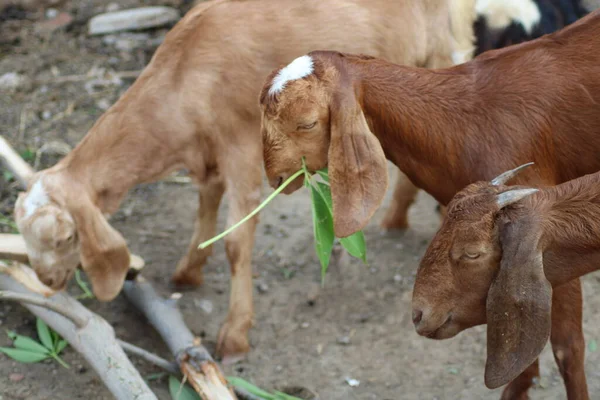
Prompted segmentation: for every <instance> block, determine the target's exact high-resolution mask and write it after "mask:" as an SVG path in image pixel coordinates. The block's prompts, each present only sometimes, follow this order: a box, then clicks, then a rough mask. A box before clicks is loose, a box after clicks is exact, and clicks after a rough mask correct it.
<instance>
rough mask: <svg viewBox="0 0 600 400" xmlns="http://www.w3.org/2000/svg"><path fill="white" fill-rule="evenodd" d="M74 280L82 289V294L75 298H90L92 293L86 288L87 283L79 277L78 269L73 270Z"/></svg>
mask: <svg viewBox="0 0 600 400" xmlns="http://www.w3.org/2000/svg"><path fill="white" fill-rule="evenodd" d="M75 281H77V285H78V286H79V288H80V289H81V290H83V294H81V295H79V296H77V297H76V299H92V298H94V294H93V293H92V292H91V291H90V289H89V288H88V285H87V283H85V282H84V281H83V280H82V279H81V273H80V272H79V270H78V269H77V270H75Z"/></svg>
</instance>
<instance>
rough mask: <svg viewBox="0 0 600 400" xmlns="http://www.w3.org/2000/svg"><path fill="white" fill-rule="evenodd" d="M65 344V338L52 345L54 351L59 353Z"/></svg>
mask: <svg viewBox="0 0 600 400" xmlns="http://www.w3.org/2000/svg"><path fill="white" fill-rule="evenodd" d="M67 344H68V342H67V341H66V340H64V339H62V340H59V341H58V343H56V347H54V353H56V354H60V352H61V351H63V350H64V349H65V347H67Z"/></svg>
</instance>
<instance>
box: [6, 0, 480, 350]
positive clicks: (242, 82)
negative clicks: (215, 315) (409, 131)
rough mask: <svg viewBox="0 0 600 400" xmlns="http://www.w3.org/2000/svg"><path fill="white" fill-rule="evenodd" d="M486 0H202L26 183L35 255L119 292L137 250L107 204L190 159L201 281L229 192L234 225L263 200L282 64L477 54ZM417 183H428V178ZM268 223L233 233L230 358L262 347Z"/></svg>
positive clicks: (194, 266) (23, 204) (99, 292)
mask: <svg viewBox="0 0 600 400" xmlns="http://www.w3.org/2000/svg"><path fill="white" fill-rule="evenodd" d="M474 1H475V0H420V1H389V0H336V1H322V0H302V1H298V0H261V1H229V0H218V1H206V2H202V3H201V4H200V5H198V6H196V7H195V8H193V9H192V10H190V11H189V12H188V13H187V14H186V15H185V17H184V18H183V19H182V20H181V21H179V22H178V23H177V25H176V26H175V27H173V29H172V30H171V31H170V32H169V33H168V34H167V36H166V37H165V41H164V42H163V43H162V44H161V46H159V48H158V49H157V51H156V53H155V54H154V56H153V57H152V60H151V61H150V63H149V65H148V66H147V67H146V68H145V70H144V71H143V72H142V74H141V75H140V77H139V78H138V79H137V80H136V81H135V83H134V84H133V85H132V86H131V87H130V88H129V89H128V90H127V92H126V93H125V94H123V96H122V97H121V98H120V99H119V100H118V101H117V102H116V104H114V105H113V106H112V107H111V108H110V109H109V110H107V111H106V113H104V115H102V116H101V117H100V118H99V119H98V121H97V122H96V123H95V124H94V126H93V127H92V128H91V129H90V131H89V132H88V134H87V135H86V136H85V138H84V139H83V140H82V141H81V143H79V144H78V146H77V147H76V148H75V149H74V150H73V151H72V152H71V153H70V154H68V155H67V156H66V157H65V158H64V159H63V160H61V161H60V162H59V163H58V164H57V165H55V166H53V167H52V168H48V169H46V170H44V171H41V172H40V173H38V174H36V175H35V176H34V177H33V178H32V180H31V181H30V182H29V185H30V186H29V190H28V191H27V192H26V193H24V194H22V195H21V196H20V199H19V201H18V202H17V204H16V207H15V216H16V220H17V224H18V226H19V230H20V231H21V233H22V234H23V236H24V238H25V241H26V246H27V251H28V254H29V258H30V261H31V264H32V266H33V268H34V269H35V271H36V272H37V273H38V274H39V275H40V278H41V279H42V281H44V283H46V284H50V285H51V286H52V287H53V288H54V289H57V290H58V289H62V288H64V287H65V285H66V282H67V281H68V279H69V277H71V276H72V274H73V271H74V270H75V268H76V267H77V266H78V265H79V264H81V266H82V268H83V269H84V270H85V272H86V274H87V275H88V277H89V278H90V280H91V283H92V287H93V290H94V293H95V294H96V297H97V298H98V299H100V300H111V299H113V298H114V297H115V296H117V295H118V293H119V291H120V290H121V287H122V284H123V279H124V277H125V274H126V272H127V269H128V266H129V251H128V248H127V243H126V241H125V239H124V238H123V237H122V236H121V235H120V234H119V232H118V231H117V230H116V229H114V228H113V227H112V226H111V225H110V224H109V222H108V220H107V219H106V217H105V216H107V215H110V214H112V213H114V212H115V211H117V209H118V208H119V205H120V204H121V201H122V200H123V198H124V197H125V196H126V194H127V193H128V192H129V190H131V189H132V188H133V187H134V186H135V185H138V184H141V183H147V182H152V181H155V180H157V179H160V178H161V177H163V176H165V175H167V174H169V173H171V172H173V171H174V170H177V169H181V168H185V169H187V170H188V171H189V173H190V175H191V176H192V177H193V178H194V180H195V181H197V182H198V183H199V188H198V191H199V193H198V209H197V211H194V210H190V213H191V214H190V216H192V215H193V216H194V217H193V220H194V222H193V234H192V237H191V238H190V241H189V245H188V247H187V251H185V252H184V254H183V255H182V257H181V259H180V260H179V262H178V263H177V267H176V270H175V273H174V274H173V277H172V280H173V281H174V283H176V284H177V285H183V286H188V287H189V286H198V285H201V284H202V283H203V276H202V268H203V266H204V265H205V263H206V261H207V259H208V257H209V256H210V255H211V253H212V246H211V247H208V248H205V249H198V244H199V243H201V242H203V241H205V240H208V239H210V238H211V237H212V236H214V235H215V231H216V227H217V216H218V211H219V205H220V203H221V199H222V198H223V196H227V199H228V211H227V213H228V214H227V224H228V225H231V224H233V223H235V222H238V221H239V220H240V219H242V218H243V217H244V216H245V215H247V214H249V213H250V212H251V211H252V210H253V209H254V208H255V207H256V206H257V205H258V203H259V201H260V191H261V187H262V146H261V139H260V113H259V108H258V107H257V104H256V100H257V99H256V97H257V94H258V93H259V92H260V89H261V84H262V81H263V79H264V78H265V77H266V76H267V75H268V74H269V72H270V71H271V70H272V69H273V68H276V67H277V66H281V65H284V64H287V63H290V61H291V60H294V59H295V58H297V57H300V56H302V55H303V54H306V53H307V52H309V51H311V50H314V49H316V48H320V47H323V46H324V47H328V48H336V49H340V50H344V51H354V52H365V53H368V54H372V55H376V56H379V57H383V58H386V59H388V60H392V61H395V62H398V63H404V64H409V65H419V66H423V67H436V66H449V65H452V53H453V52H454V51H458V52H459V53H461V54H466V55H467V56H468V55H469V54H470V52H471V50H472V49H473V43H472V40H473V22H474V19H475V11H474ZM451 5H452V7H450V6H451ZM274 16H276V18H274ZM240 21H244V22H243V23H239V22H240ZM398 26H401V27H402V29H398V28H397V27H398ZM224 37H226V38H227V40H223V38H224ZM309 61H310V60H309V59H308V58H306V57H304V58H302V57H301V58H300V59H298V60H297V61H296V62H294V63H293V64H292V65H291V66H290V67H289V68H287V69H285V70H284V71H282V73H281V75H280V76H279V77H278V78H277V81H276V84H275V85H274V86H273V90H274V91H278V90H282V89H283V90H284V89H285V88H286V87H287V86H288V85H289V83H290V82H292V81H293V80H295V79H300V78H302V77H304V76H306V75H307V74H310V71H311V65H310V62H309ZM403 181H404V182H408V180H406V179H404V180H403ZM404 188H407V191H408V192H410V193H411V194H412V193H414V187H411V186H410V185H406V186H404ZM401 189H402V187H401ZM409 205H410V202H407V201H402V202H401V203H400V204H399V206H398V207H397V208H395V209H394V208H393V209H392V215H391V216H392V221H393V222H394V224H395V225H396V226H398V225H402V226H405V225H406V215H407V208H408V206H409ZM257 223H258V217H254V218H252V219H251V220H250V221H248V222H247V223H245V224H244V225H242V226H240V227H239V228H238V229H236V230H235V231H234V232H232V233H231V234H230V235H228V236H227V237H226V238H225V252H226V253H227V260H228V262H229V265H230V271H231V290H230V298H229V311H228V314H227V317H226V319H225V321H224V323H223V325H222V327H221V329H220V331H219V334H218V339H217V355H219V356H223V359H224V361H234V360H236V359H237V358H238V357H240V356H242V355H244V353H246V352H247V351H249V349H250V344H249V341H248V332H249V329H250V327H251V326H252V324H253V314H254V306H253V283H252V266H251V260H252V249H253V244H254V235H255V230H256V226H257Z"/></svg>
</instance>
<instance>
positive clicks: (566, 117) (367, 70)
mask: <svg viewBox="0 0 600 400" xmlns="http://www.w3.org/2000/svg"><path fill="white" fill-rule="evenodd" d="M599 50H600V13H599V12H595V13H592V14H590V15H588V16H587V17H585V18H583V19H581V20H579V21H578V22H576V23H574V24H572V25H571V26H569V27H567V28H565V29H563V30H561V31H559V32H557V33H555V34H552V35H548V36H545V37H542V38H540V39H537V40H535V41H531V42H527V43H523V44H520V45H517V46H512V47H509V48H505V49H501V50H495V51H490V52H488V53H485V54H483V55H481V56H480V57H478V58H476V59H474V60H473V61H471V62H467V63H465V64H462V65H459V66H456V67H453V68H448V69H439V70H433V71H432V70H425V69H420V68H411V67H407V66H399V65H394V64H392V63H389V62H386V61H384V60H380V59H365V58H362V57H359V56H356V55H349V54H342V53H338V52H331V51H321V52H313V53H310V55H311V57H313V60H314V63H315V65H317V66H319V68H318V70H317V72H316V73H313V74H312V75H310V76H308V77H306V78H303V79H299V80H296V81H292V82H290V83H289V84H288V85H287V86H286V88H285V89H284V90H283V92H281V93H280V94H279V95H278V96H277V97H270V96H263V97H262V101H261V104H262V107H263V143H264V150H263V152H264V157H265V168H266V171H267V175H268V177H269V179H270V182H271V184H272V185H274V186H276V185H278V183H279V182H280V181H281V179H285V178H286V177H288V176H290V175H291V174H292V173H293V172H295V171H296V170H297V169H298V166H299V163H300V158H301V157H302V156H304V157H306V160H307V166H308V167H309V169H311V170H316V169H319V168H322V167H325V166H328V167H329V171H330V175H332V176H333V175H335V176H337V177H338V179H336V180H332V197H333V201H334V203H333V207H334V225H335V230H336V233H337V234H338V236H343V235H347V234H350V233H352V232H353V231H356V230H359V229H361V228H362V227H364V225H365V224H366V223H367V221H368V220H369V218H370V216H371V215H372V214H373V212H374V211H375V209H376V208H377V207H378V206H379V204H380V202H381V200H382V199H383V195H384V194H385V189H384V188H382V186H381V185H380V183H381V182H383V181H384V179H385V176H384V175H385V173H383V175H381V179H379V182H378V181H377V180H369V179H365V180H363V181H361V180H360V179H357V177H356V176H352V175H351V174H349V173H347V172H346V171H349V170H353V169H355V168H357V167H359V168H361V169H362V170H363V171H364V170H367V169H369V168H380V166H381V163H382V161H381V159H379V155H378V154H377V153H378V150H377V148H378V147H379V146H381V148H383V151H384V152H385V156H386V158H387V159H389V160H391V161H393V162H394V164H396V165H397V166H398V167H399V168H400V169H401V170H402V171H403V172H404V173H405V174H406V175H407V176H408V177H409V178H410V179H411V181H412V182H414V183H415V184H416V185H417V186H418V187H420V188H422V189H424V190H426V191H427V192H429V193H430V194H432V195H433V196H434V197H435V198H436V199H437V200H438V201H439V202H440V203H442V204H447V203H448V202H449V201H450V199H451V198H452V197H453V196H454V194H455V193H456V192H458V191H459V190H460V189H461V188H463V187H464V186H465V185H467V184H469V183H471V182H475V181H478V180H482V179H490V178H492V177H493V176H495V175H497V174H498V173H499V172H501V171H503V170H507V169H509V168H511V167H512V166H513V165H515V164H519V163H521V164H522V163H525V162H528V161H534V162H535V163H536V168H535V169H529V170H527V171H525V172H524V173H523V174H522V175H521V176H519V178H518V180H517V182H520V183H524V182H527V183H529V184H556V183H560V182H564V181H567V180H569V179H573V178H576V177H579V176H582V175H584V174H587V173H591V172H595V171H597V170H599V169H600V158H599V157H598V152H599V151H600V135H599V134H598V132H600V51H599ZM320 71H321V72H320ZM270 84H271V82H270V81H269V80H267V82H266V83H265V87H269V86H270ZM340 92H344V93H349V94H348V95H349V96H354V97H355V98H356V103H357V104H359V107H354V108H337V107H336V105H335V103H332V102H331V100H332V99H333V98H334V97H335V96H337V95H338V94H339V93H340ZM337 114H342V115H349V116H354V118H356V119H360V118H361V116H362V115H364V118H365V119H366V121H367V122H368V126H369V129H367V130H362V131H360V132H356V131H355V130H354V129H353V130H352V131H345V132H344V130H343V128H342V129H341V131H340V132H338V131H335V130H334V129H333V126H331V127H330V121H331V120H332V119H333V118H337V117H336V115H337ZM306 120H309V121H306ZM310 121H316V122H317V124H316V126H315V127H314V128H311V129H309V130H298V129H297V125H298V124H300V123H303V122H304V123H305V122H310ZM353 126H354V125H353ZM344 135H346V136H347V137H348V138H350V139H349V140H350V141H354V139H353V138H357V137H360V138H368V139H369V140H370V143H371V145H372V146H371V147H370V148H371V149H372V150H373V151H372V153H371V154H370V155H369V154H366V155H363V156H362V157H359V158H358V161H359V162H357V161H356V159H355V156H356V155H357V154H358V153H356V152H354V153H353V151H352V146H350V147H347V148H346V147H345V148H344V149H343V154H345V155H346V156H342V157H341V158H340V154H339V151H340V150H339V149H333V146H332V145H331V143H332V140H333V137H334V136H336V137H340V136H344ZM357 135H358V136H357ZM361 140H362V139H361ZM365 140H366V139H365ZM355 150H356V149H355ZM332 155H333V156H335V157H332ZM350 155H352V157H350ZM299 183H300V182H297V183H296V185H294V186H293V187H292V188H291V189H290V190H288V191H287V192H290V191H293V190H294V189H296V188H297V187H299ZM348 185H352V186H353V187H355V188H358V189H360V190H358V189H357V190H353V191H352V192H351V193H350V196H348V192H347V186H348ZM367 195H368V196H367ZM354 204H363V205H364V209H363V212H362V213H358V214H355V213H354V212H355V211H356V209H355V208H354V206H353V205H354ZM480 223H484V221H480ZM443 282H444V281H440V284H442V283H443ZM470 283H471V282H470ZM472 284H478V283H472ZM437 292H438V293H439V295H440V296H441V295H442V292H443V290H438V291H437ZM580 297H581V288H580V284H579V282H578V281H574V282H573V284H570V285H568V286H565V287H562V288H560V290H559V289H556V290H555V291H554V299H555V303H556V304H572V305H573V308H572V310H571V311H569V312H567V311H566V310H564V309H562V308H558V309H554V310H553V314H552V321H553V324H554V325H553V328H554V329H553V334H552V337H551V342H552V344H553V348H554V350H555V353H557V352H558V351H561V352H563V353H568V354H572V355H573V357H570V358H568V359H563V360H562V361H561V371H564V374H563V376H564V377H565V378H567V376H571V377H573V376H574V378H572V379H571V378H569V379H565V382H566V385H567V391H568V393H569V396H570V398H573V393H579V397H577V398H587V388H586V385H585V376H584V375H583V357H582V355H583V350H582V349H583V346H584V342H583V335H582V333H581V306H580V305H577V304H573V302H572V300H571V299H578V298H580ZM481 322H483V321H481ZM470 323H471V322H470ZM566 327H568V329H569V330H568V331H567V330H566ZM561 332H562V334H561ZM530 368H531V369H529V370H527V371H525V372H524V374H523V375H521V378H518V379H517V381H513V383H512V384H511V385H510V386H509V387H508V388H507V389H506V391H505V393H507V394H510V393H514V389H515V387H529V386H530V385H531V380H530V376H531V373H532V371H533V372H535V370H537V366H536V365H532V367H530ZM519 379H520V380H519ZM523 380H526V381H523ZM521 395H524V394H523V392H521V393H520V394H519V396H521Z"/></svg>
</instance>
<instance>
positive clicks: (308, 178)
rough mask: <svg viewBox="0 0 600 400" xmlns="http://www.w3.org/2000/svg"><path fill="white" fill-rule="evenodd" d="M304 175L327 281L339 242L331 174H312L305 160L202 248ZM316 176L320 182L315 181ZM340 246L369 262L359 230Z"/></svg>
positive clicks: (318, 254) (342, 241)
mask: <svg viewBox="0 0 600 400" xmlns="http://www.w3.org/2000/svg"><path fill="white" fill-rule="evenodd" d="M302 175H304V187H306V188H307V189H309V190H310V197H311V202H312V217H313V234H314V236H315V250H316V253H317V257H318V258H319V262H320V263H321V279H322V280H323V281H324V279H325V274H326V273H327V267H328V266H329V261H330V259H331V251H332V250H333V244H334V242H335V240H336V237H335V233H334V230H333V201H332V198H331V186H330V185H329V175H328V171H327V168H324V169H321V170H318V171H317V172H316V173H315V174H314V175H312V174H311V173H310V172H309V171H308V169H307V168H306V164H305V163H304V159H302V168H301V169H300V170H299V171H297V172H296V173H294V174H293V175H292V176H290V177H289V178H288V179H287V180H286V181H285V182H283V184H282V185H281V186H280V187H278V188H277V189H276V190H275V191H274V192H273V193H271V194H270V195H269V196H268V197H267V198H266V199H265V201H263V202H262V203H261V204H260V205H259V206H258V207H256V208H255V209H254V210H253V211H252V212H251V213H250V214H248V215H247V216H245V217H244V218H242V220H241V221H239V222H238V223H237V224H235V225H233V226H231V227H230V228H229V229H227V230H226V231H225V232H223V233H221V234H220V235H217V236H215V237H213V238H212V239H210V240H207V241H206V242H203V243H200V246H199V248H201V249H204V248H206V247H208V246H210V245H211V244H213V243H214V242H216V241H217V240H220V239H222V238H223V237H225V236H226V235H228V234H229V233H231V232H232V231H233V230H235V229H236V228H238V227H239V226H240V225H242V224H243V223H245V222H247V221H248V220H250V218H252V217H253V216H254V215H256V214H257V213H258V212H259V211H260V210H262V209H263V208H264V207H265V206H266V205H267V204H268V203H269V202H271V200H273V199H274V198H275V196H277V195H278V194H279V193H281V192H282V191H283V190H284V189H285V188H286V187H287V186H288V185H289V184H290V183H292V182H293V181H294V180H296V179H297V178H298V177H299V176H302ZM314 176H317V177H319V178H320V180H315V179H313V177H314ZM338 240H339V241H340V244H341V245H342V246H343V247H344V248H345V249H346V251H347V252H348V253H350V255H352V256H353V257H356V258H359V259H361V260H362V261H363V262H364V263H365V264H366V263H367V248H366V244H365V236H364V234H363V232H362V231H358V232H356V233H354V234H352V235H350V236H348V237H345V238H339V239H338Z"/></svg>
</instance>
